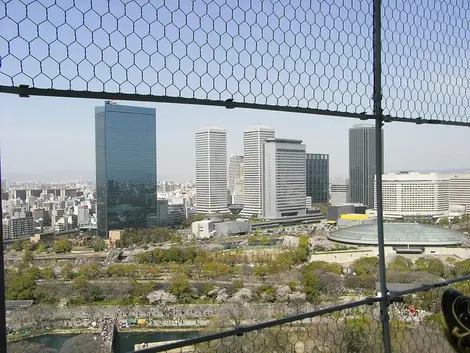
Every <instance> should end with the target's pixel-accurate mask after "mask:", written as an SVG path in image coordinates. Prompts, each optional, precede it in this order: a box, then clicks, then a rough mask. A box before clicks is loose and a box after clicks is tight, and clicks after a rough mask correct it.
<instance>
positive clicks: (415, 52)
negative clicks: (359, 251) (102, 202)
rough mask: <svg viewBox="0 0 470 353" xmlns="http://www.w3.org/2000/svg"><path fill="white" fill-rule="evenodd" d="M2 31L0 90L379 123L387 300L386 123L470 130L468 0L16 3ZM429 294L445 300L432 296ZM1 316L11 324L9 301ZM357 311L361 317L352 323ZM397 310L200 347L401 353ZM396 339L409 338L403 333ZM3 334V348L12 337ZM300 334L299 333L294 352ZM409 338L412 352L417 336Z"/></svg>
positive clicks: (259, 329)
mask: <svg viewBox="0 0 470 353" xmlns="http://www.w3.org/2000/svg"><path fill="white" fill-rule="evenodd" d="M0 28H1V31H0V59H1V66H0V93H2V92H3V93H12V94H18V95H20V96H21V97H30V96H35V95H39V96H51V97H76V98H99V99H119V100H135V101H152V102H166V103H186V104H199V105H210V106H220V107H225V108H228V109H232V108H251V109H264V110H273V111H285V112H297V113H306V114H321V115H330V116H340V117H348V118H357V119H361V120H367V119H373V120H375V124H376V132H377V133H376V138H377V140H376V156H377V160H376V165H377V168H376V172H377V178H376V180H377V216H378V234H379V236H378V241H379V259H380V261H379V263H380V280H381V293H387V286H386V283H385V256H384V248H383V212H382V188H381V181H382V165H383V160H382V155H383V151H382V133H381V132H382V130H384V128H383V127H384V124H385V123H389V122H393V121H402V122H413V123H416V124H442V125H444V124H445V125H456V126H466V127H470V80H469V75H470V50H469V39H468V38H469V37H468V33H469V31H470V2H468V1H466V0H442V1H434V2H429V1H425V0H416V1H412V2H404V1H399V0H384V1H381V0H370V1H352V0H326V1H310V0H290V1H274V0H250V1H248V0H246V1H245V0H243V1H242V0H238V1H237V0H195V1H189V0H188V1H183V0H181V1H176V0H166V1H164V0H155V1H153V0H152V1H150V0H110V1H97V0H90V1H81V0H80V1H78V0H77V1H75V0H55V1H54V0H41V1H39V0H7V1H3V2H2V4H1V5H0ZM382 79H383V81H382ZM0 228H1V224H0ZM0 264H2V265H3V249H2V248H0ZM0 273H1V276H2V277H1V278H0V284H1V286H3V282H4V278H3V271H0ZM462 280H463V279H462ZM465 280H466V279H465ZM1 286H0V302H4V297H3V289H2V288H1ZM428 293H436V294H435V296H436V298H437V296H438V295H437V291H436V290H432V291H431V292H428ZM367 304H373V305H372V306H367ZM378 307H380V308H378ZM353 308H354V309H353ZM0 309H1V311H0V317H1V318H3V317H4V316H5V311H4V310H5V307H4V305H0ZM358 309H360V310H359V313H360V314H358V313H357V312H356V313H355V314H354V315H352V316H351V315H350V314H349V312H350V310H358ZM389 309H390V297H389V296H387V295H383V296H381V297H380V298H374V299H371V300H370V301H369V300H366V302H358V303H355V304H350V305H348V306H346V307H345V306H342V307H337V308H333V309H328V310H326V311H325V310H323V311H319V312H314V313H309V314H305V315H307V316H305V317H302V316H301V317H298V318H296V319H292V320H291V321H289V320H287V319H286V320H287V321H277V322H271V323H267V324H265V325H267V326H254V327H251V328H250V329H249V328H240V329H238V330H235V331H231V332H229V333H225V334H220V336H212V338H210V337H209V338H206V339H204V340H202V339H201V340H202V341H192V342H193V343H191V344H196V343H197V344H196V347H202V346H204V345H205V347H206V348H207V349H209V348H211V349H212V348H213V349H215V350H216V351H225V350H230V349H229V348H231V347H235V348H236V349H233V350H236V351H245V350H248V349H249V348H250V347H253V349H254V350H256V349H258V348H259V349H258V351H262V349H266V350H270V351H272V352H274V351H276V349H278V348H276V347H277V346H276V344H281V343H282V344H283V345H285V346H283V347H284V348H283V349H282V350H284V351H287V350H289V349H291V350H294V351H297V350H299V351H302V349H305V350H309V351H328V350H329V351H330V352H332V351H334V349H339V347H342V346H340V345H341V344H349V343H347V342H351V344H353V343H354V342H356V341H358V342H359V341H360V342H362V343H363V344H364V346H363V347H362V346H361V347H362V348H361V347H359V348H358V347H356V346H354V344H353V346H351V347H349V348H347V351H350V352H355V351H358V352H359V351H362V352H363V351H367V350H366V349H365V348H364V347H369V350H370V351H374V349H375V348H377V347H378V346H380V345H381V344H382V345H383V350H384V351H385V352H392V348H393V349H395V350H396V348H394V347H396V346H395V345H396V344H398V343H400V342H399V340H398V341H397V342H398V343H397V342H395V341H393V337H394V336H393V335H394V334H395V333H396V332H397V330H396V328H395V326H394V323H395V321H394V320H395V319H396V316H395V311H393V309H390V313H389ZM366 313H367V314H366ZM378 313H380V315H377V314H378ZM389 314H390V320H389V317H388V316H389ZM335 315H338V317H340V318H341V319H337V320H334V319H333V318H334V317H336V316H335ZM357 315H359V317H360V319H361V320H362V321H361V324H360V325H359V326H360V327H362V328H361V329H360V330H356V329H355V327H356V326H358V324H357V323H356V322H355V321H354V320H356V319H355V318H356V316H357ZM1 318H0V322H4V320H2V319H1ZM366 318H367V319H366ZM351 320H352V321H351ZM365 322H366V323H367V325H365V324H364V323H365ZM321 323H323V325H321ZM398 323H400V324H399V325H401V321H398V322H397V324H398ZM406 325H407V324H406ZM364 327H365V328H366V329H365V330H364ZM399 327H401V326H399ZM429 327H430V326H429ZM280 328H282V329H281V330H279V329H280ZM400 329H401V328H400ZM322 330H324V331H322ZM423 330H426V328H423ZM3 331H4V330H3ZM274 332H275V333H276V334H274ZM400 332H401V333H400V334H403V337H408V336H409V332H408V331H407V330H406V329H405V330H404V331H403V332H402V331H400ZM240 334H243V336H239V335H240ZM348 335H349V336H348ZM363 336H366V337H365V338H364V337H363ZM0 337H1V341H0V346H1V347H0V351H4V350H5V349H1V348H4V346H5V344H6V343H5V336H4V335H0ZM270 337H271V338H273V337H278V338H277V339H274V341H273V340H270V339H268V338H270ZM292 337H294V338H295V337H298V339H297V342H298V344H297V345H296V344H295V343H292V342H291V339H292ZM347 337H350V338H351V337H352V338H353V339H350V340H348V338H347ZM357 337H363V338H361V339H362V341H361V340H358V339H356V338H357ZM427 338H428V339H429V340H431V338H429V335H428V336H427ZM281 341H282V342H281ZM210 342H213V343H210ZM272 342H274V343H272ZM300 342H302V344H304V345H303V346H302V347H304V348H301V344H300ZM394 342H395V343H394ZM401 342H402V343H403V344H407V343H405V342H410V343H409V347H411V344H412V343H411V341H407V339H403V340H402V341H401ZM415 342H420V341H419V340H415ZM423 342H424V340H423ZM428 342H429V341H428ZM268 343H269V344H268ZM362 343H361V344H362ZM211 344H214V345H215V346H211ZM423 344H424V343H423ZM180 345H181V346H182V345H183V344H182V343H181V344H180ZM176 347H179V346H178V344H176V345H175V346H171V347H166V348H165V349H168V348H176ZM335 347H336V348H335ZM420 347H422V345H421V346H420ZM433 347H436V346H433ZM281 348H282V347H281ZM418 348H419V347H417V348H416V349H418ZM158 349H159V350H160V349H161V348H158ZM233 350H232V351H233ZM153 351H157V350H153ZM343 351H344V350H343ZM398 351H399V350H398ZM440 352H443V350H441V351H440Z"/></svg>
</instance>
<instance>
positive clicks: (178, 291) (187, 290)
mask: <svg viewBox="0 0 470 353" xmlns="http://www.w3.org/2000/svg"><path fill="white" fill-rule="evenodd" d="M168 291H169V292H170V293H171V294H173V295H174V296H176V297H177V298H179V299H183V298H185V297H186V296H188V295H190V294H191V287H190V286H189V278H188V276H187V275H186V274H184V273H175V274H174V275H173V276H172V277H171V280H170V285H169V287H168Z"/></svg>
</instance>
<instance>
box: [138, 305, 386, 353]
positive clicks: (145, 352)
mask: <svg viewBox="0 0 470 353" xmlns="http://www.w3.org/2000/svg"><path fill="white" fill-rule="evenodd" d="M380 300H381V298H379V297H370V298H366V299H363V300H358V301H355V302H350V303H346V304H341V305H337V306H332V307H329V308H325V309H320V310H316V311H311V312H308V313H304V314H299V315H293V316H289V317H285V318H282V319H278V320H272V321H266V322H263V323H260V324H256V325H250V326H243V327H238V328H236V329H233V330H229V331H224V332H219V333H214V334H211V335H205V336H200V337H195V338H190V339H187V340H184V341H179V342H174V343H169V344H165V345H161V346H158V347H149V348H146V349H142V350H139V353H156V352H164V351H168V350H171V349H176V348H181V347H187V346H193V345H195V344H199V343H204V342H209V341H214V340H218V339H222V338H225V337H231V336H242V335H244V334H245V333H248V332H252V331H259V330H263V329H266V328H270V327H274V326H280V325H284V324H288V323H292V322H295V321H301V320H304V319H311V318H314V317H317V316H321V315H325V314H331V313H334V312H337V311H342V310H347V309H351V308H356V307H358V306H361V305H370V304H374V303H376V302H378V301H380Z"/></svg>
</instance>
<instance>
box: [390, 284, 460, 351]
mask: <svg viewBox="0 0 470 353" xmlns="http://www.w3.org/2000/svg"><path fill="white" fill-rule="evenodd" d="M444 290H445V288H436V289H432V290H429V291H423V292H416V293H413V294H407V295H404V296H403V297H401V298H400V299H401V300H400V301H399V302H395V303H393V304H392V305H391V306H390V307H389V313H390V336H391V342H392V347H393V348H394V351H396V352H405V353H408V352H409V353H425V352H426V353H454V352H455V351H454V350H453V348H452V346H451V345H450V344H449V342H448V341H447V340H446V338H445V335H444V321H443V317H442V311H441V298H442V294H443V293H444Z"/></svg>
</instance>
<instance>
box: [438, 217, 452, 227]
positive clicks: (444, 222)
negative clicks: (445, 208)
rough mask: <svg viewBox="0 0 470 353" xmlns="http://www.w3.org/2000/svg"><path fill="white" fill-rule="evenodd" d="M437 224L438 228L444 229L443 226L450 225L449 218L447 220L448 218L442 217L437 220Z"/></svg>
mask: <svg viewBox="0 0 470 353" xmlns="http://www.w3.org/2000/svg"><path fill="white" fill-rule="evenodd" d="M438 224H439V225H440V226H444V227H445V226H448V225H449V224H450V222H449V218H448V217H442V218H441V219H440V220H439V222H438Z"/></svg>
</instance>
